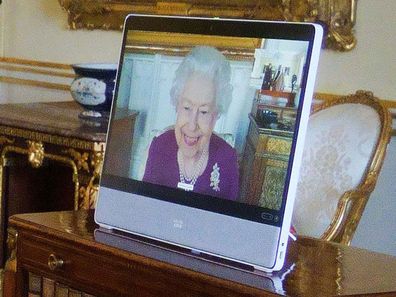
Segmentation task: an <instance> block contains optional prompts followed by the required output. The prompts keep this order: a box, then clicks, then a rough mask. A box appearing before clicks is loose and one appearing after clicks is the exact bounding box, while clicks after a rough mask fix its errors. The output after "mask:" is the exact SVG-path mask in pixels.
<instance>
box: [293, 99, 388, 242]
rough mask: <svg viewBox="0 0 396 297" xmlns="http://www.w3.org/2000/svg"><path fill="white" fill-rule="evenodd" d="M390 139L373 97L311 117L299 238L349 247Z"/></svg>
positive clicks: (338, 102) (331, 105)
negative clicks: (312, 238)
mask: <svg viewBox="0 0 396 297" xmlns="http://www.w3.org/2000/svg"><path fill="white" fill-rule="evenodd" d="M390 134H391V117H390V114H389V111H388V110H387V109H386V108H385V107H383V106H382V105H381V104H380V103H379V101H378V100H377V99H376V98H374V97H373V94H372V93H370V92H364V91H358V92H357V93H356V94H354V95H350V96H346V97H340V98H338V99H335V100H332V101H329V102H326V103H324V104H323V105H321V106H320V107H319V108H318V109H317V110H315V111H314V112H313V113H312V115H311V117H310V120H309V122H308V131H307V135H306V142H305V147H304V153H303V161H302V168H301V173H300V179H299V183H298V188H297V196H296V202H295V207H294V214H293V225H294V227H295V229H296V231H297V233H298V234H301V235H305V236H312V237H319V238H324V239H326V240H331V241H336V242H341V243H344V244H350V241H351V240H352V236H353V234H354V232H355V230H356V227H357V224H358V222H359V220H360V218H361V216H362V213H363V210H364V207H365V205H366V202H367V200H368V198H369V196H370V194H371V192H372V191H373V189H374V187H375V184H376V181H377V177H378V174H379V171H380V169H381V166H382V163H383V160H384V156H385V151H386V147H387V144H388V142H389V139H390Z"/></svg>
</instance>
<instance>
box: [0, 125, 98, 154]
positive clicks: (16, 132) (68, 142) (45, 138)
mask: <svg viewBox="0 0 396 297" xmlns="http://www.w3.org/2000/svg"><path fill="white" fill-rule="evenodd" d="M0 134H3V135H8V136H12V137H21V138H27V139H30V140H33V141H39V142H45V143H51V144H56V145H61V146H67V147H71V148H76V149H82V150H96V149H97V147H98V146H99V147H101V145H102V144H101V143H100V142H89V141H84V140H80V139H76V138H71V137H62V136H58V135H51V134H46V133H41V132H35V131H30V130H24V129H19V128H13V127H8V126H0Z"/></svg>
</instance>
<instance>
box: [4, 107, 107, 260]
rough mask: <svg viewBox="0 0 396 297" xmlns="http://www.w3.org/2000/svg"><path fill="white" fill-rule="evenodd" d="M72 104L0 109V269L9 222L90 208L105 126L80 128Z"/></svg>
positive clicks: (103, 141)
mask: <svg viewBox="0 0 396 297" xmlns="http://www.w3.org/2000/svg"><path fill="white" fill-rule="evenodd" d="M81 111H82V108H81V107H80V106H79V105H78V104H77V103H75V102H73V101H70V102H57V103H55V102H52V103H29V104H2V105H1V106H0V181H1V182H2V188H1V191H0V201H1V205H0V209H1V210H0V262H1V263H0V265H1V266H3V264H2V263H3V262H2V261H1V260H4V259H5V257H4V254H5V253H4V251H5V238H6V235H5V233H6V230H7V220H8V217H9V216H11V215H13V214H16V213H26V212H42V211H53V210H73V209H80V208H84V209H88V208H90V207H92V206H93V205H94V203H95V197H96V192H97V185H96V184H97V179H98V177H99V175H100V170H101V166H102V161H103V152H104V148H105V140H106V132H107V123H106V124H105V125H102V126H101V127H99V128H98V127H90V126H86V125H84V124H82V123H81V121H80V120H79V118H78V114H79V113H80V112H81Z"/></svg>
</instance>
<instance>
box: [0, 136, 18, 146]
mask: <svg viewBox="0 0 396 297" xmlns="http://www.w3.org/2000/svg"><path fill="white" fill-rule="evenodd" d="M14 142H15V139H11V138H8V137H4V136H0V145H4V144H12V143H14Z"/></svg>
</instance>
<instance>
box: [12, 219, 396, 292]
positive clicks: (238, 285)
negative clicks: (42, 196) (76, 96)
mask: <svg viewBox="0 0 396 297" xmlns="http://www.w3.org/2000/svg"><path fill="white" fill-rule="evenodd" d="M10 225H11V226H12V227H14V228H15V229H16V230H17V231H18V242H19V241H20V240H21V239H22V240H23V238H31V241H32V242H36V241H39V240H42V239H43V238H44V239H45V238H52V239H51V240H52V241H54V242H56V244H57V245H59V244H60V242H63V244H68V243H70V244H72V245H73V246H75V247H78V249H80V250H87V251H89V252H90V253H91V254H92V251H93V250H94V251H96V252H95V253H96V254H97V255H98V256H99V255H100V256H101V257H108V258H109V259H111V261H112V263H115V262H117V263H127V264H126V265H127V267H128V269H129V270H130V271H135V272H136V271H139V272H140V273H141V275H142V276H141V278H143V275H145V274H148V275H150V280H149V282H150V283H152V285H153V286H154V287H155V286H156V285H159V284H160V283H165V287H163V288H165V289H166V290H167V289H169V287H172V286H176V284H177V286H183V289H185V286H191V288H192V290H194V291H195V292H196V291H197V290H198V291H199V290H206V291H205V293H202V295H201V296H209V295H210V296H217V295H216V294H218V293H219V292H222V290H223V293H224V294H223V296H350V295H354V296H396V257H393V256H389V255H385V254H379V253H374V252H370V251H367V250H363V249H357V248H353V247H349V246H344V245H340V244H335V243H330V242H326V241H322V240H318V239H313V238H305V237H299V238H298V239H297V241H295V242H293V241H291V242H290V244H289V248H288V252H287V257H286V263H285V266H284V268H283V269H282V270H281V271H279V272H276V273H273V274H264V273H259V272H254V271H246V270H241V269H240V268H236V267H230V266H227V265H225V264H229V263H223V264H219V263H216V261H214V260H215V259H202V258H200V257H198V256H194V255H187V254H185V253H184V252H183V251H182V250H177V251H176V250H171V249H169V248H167V247H166V246H156V245H153V243H152V242H146V241H142V240H139V238H137V237H132V236H130V235H125V234H120V233H114V232H113V233H112V232H109V231H106V230H102V229H101V228H99V227H98V226H97V225H96V224H95V223H94V221H93V211H68V212H51V213H41V214H38V213H36V214H21V215H16V216H13V217H11V219H10ZM21 249H23V246H22V248H21ZM26 251H27V250H26ZM19 256H22V257H21V258H22V259H23V258H24V257H23V255H18V254H17V258H18V257H19ZM23 261H28V260H23ZM120 261H121V262H120ZM26 263H27V262H26ZM18 265H19V264H18ZM29 265H30V266H32V265H31V264H29ZM29 265H27V267H30V266H29ZM97 273H98V274H99V272H97ZM131 273H133V272H131ZM110 275H111V274H110ZM91 277H92V278H96V277H99V276H96V275H95V273H93V274H92V276H91ZM119 277H120V275H119ZM138 279H139V281H142V282H143V283H144V281H143V280H142V279H140V278H138ZM111 281H112V280H111V279H109V282H111ZM114 281H117V280H114ZM134 281H136V278H133V277H131V283H130V284H128V286H131V292H133V286H137V284H135V283H133V282H134ZM143 283H142V287H143ZM179 284H180V285H179ZM166 285H167V286H166ZM212 287H215V288H217V290H218V291H216V293H213V294H209V293H208V290H212V289H207V288H212ZM203 288H206V289H203ZM169 290H170V289H169ZM213 292H214V291H213ZM230 292H233V294H231V293H230ZM377 294H378V295H377ZM198 295H199V294H198ZM120 296H121V295H120ZM145 296H146V295H145ZM166 296H168V295H166ZM175 296H176V295H175ZM177 296H179V295H177ZM191 296H196V294H192V295H191Z"/></svg>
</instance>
